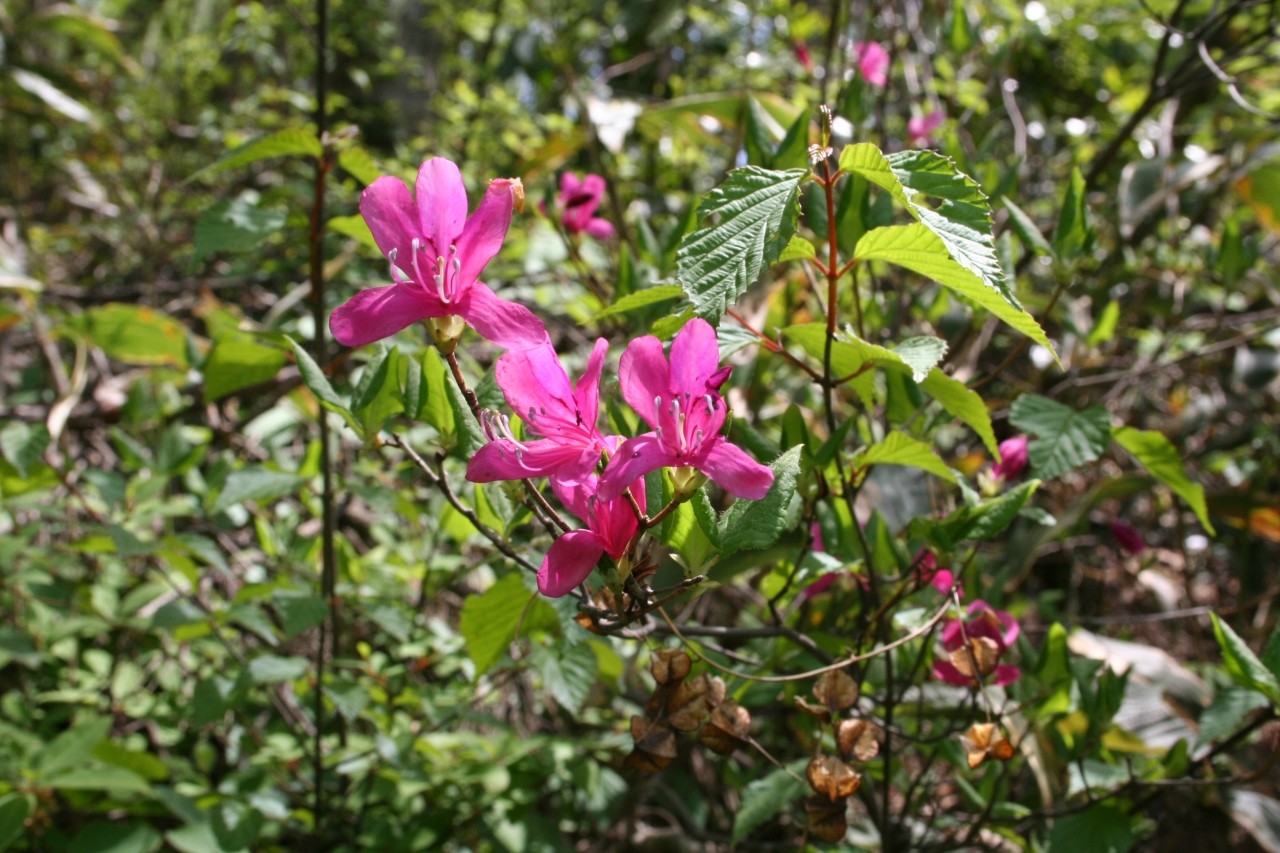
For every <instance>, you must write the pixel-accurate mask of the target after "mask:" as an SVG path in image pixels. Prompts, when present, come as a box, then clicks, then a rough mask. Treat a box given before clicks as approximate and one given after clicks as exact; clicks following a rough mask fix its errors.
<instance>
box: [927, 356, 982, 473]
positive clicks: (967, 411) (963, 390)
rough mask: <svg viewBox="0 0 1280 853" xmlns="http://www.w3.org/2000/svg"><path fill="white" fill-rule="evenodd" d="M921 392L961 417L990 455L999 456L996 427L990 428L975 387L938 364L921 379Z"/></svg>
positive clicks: (953, 415) (952, 414) (950, 412)
mask: <svg viewBox="0 0 1280 853" xmlns="http://www.w3.org/2000/svg"><path fill="white" fill-rule="evenodd" d="M920 387H921V388H922V389H924V392H925V393H926V394H928V395H929V396H930V397H932V398H933V399H935V400H937V401H938V402H939V403H940V404H941V405H942V408H944V409H946V410H947V412H948V413H949V414H950V415H951V416H952V417H955V418H958V419H960V420H962V421H964V422H965V423H966V424H968V425H969V427H970V428H971V429H972V430H973V431H974V432H976V433H977V434H978V437H979V438H981V439H982V443H983V444H984V445H986V447H987V450H989V451H991V455H992V456H998V455H999V453H1000V451H999V445H998V444H997V443H996V434H995V430H993V429H992V428H991V413H990V412H989V411H987V404H986V403H985V402H984V401H983V399H982V397H981V396H979V394H978V393H977V392H976V391H972V390H970V389H969V387H968V386H967V385H965V384H964V383H963V382H961V381H959V380H958V379H952V378H951V377H950V376H948V375H947V374H945V373H943V372H942V371H941V370H939V369H938V368H936V367H935V368H934V369H933V370H930V371H929V375H928V376H927V377H925V380H924V381H923V382H921V383H920Z"/></svg>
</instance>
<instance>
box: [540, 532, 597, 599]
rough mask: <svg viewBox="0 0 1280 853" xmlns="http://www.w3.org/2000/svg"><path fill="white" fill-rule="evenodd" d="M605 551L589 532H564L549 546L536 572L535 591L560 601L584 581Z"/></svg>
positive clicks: (595, 537)
mask: <svg viewBox="0 0 1280 853" xmlns="http://www.w3.org/2000/svg"><path fill="white" fill-rule="evenodd" d="M603 553H604V548H603V547H601V545H600V538H599V537H598V536H596V535H595V534H594V533H592V532H591V531H590V530H574V531H572V532H570V533H566V534H564V535H563V536H561V537H560V538H559V539H557V540H556V541H555V542H553V543H552V545H551V550H549V551H547V556H546V559H544V560H543V561H542V566H541V567H539V569H538V592H540V593H542V594H543V595H545V596H547V597H548V598H560V597H561V596H563V595H565V594H566V593H568V592H569V591H570V590H572V589H573V588H574V587H575V586H577V585H578V584H580V583H582V582H583V581H584V580H586V579H587V575H589V574H591V570H592V569H594V568H595V567H596V563H598V562H600V555H601V554H603Z"/></svg>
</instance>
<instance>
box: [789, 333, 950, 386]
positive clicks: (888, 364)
mask: <svg viewBox="0 0 1280 853" xmlns="http://www.w3.org/2000/svg"><path fill="white" fill-rule="evenodd" d="M782 336H783V339H784V340H786V341H787V342H788V343H795V344H799V345H800V347H802V348H803V349H804V351H805V352H806V353H808V354H809V356H810V357H811V358H813V359H814V360H815V361H816V362H818V364H821V363H822V361H823V357H824V354H825V350H826V340H827V327H826V325H825V324H823V323H803V324H799V325H795V326H787V327H786V328H785V329H783V330H782ZM908 340H910V341H915V342H916V343H913V344H911V345H910V346H908V347H907V353H906V354H907V355H910V356H911V358H912V359H914V360H915V361H916V364H910V363H908V362H907V359H906V358H905V357H904V354H903V353H902V352H900V351H895V350H891V349H887V348H885V347H882V346H879V345H878V344H873V343H870V342H868V341H864V340H863V339H862V338H859V337H858V336H857V335H854V334H851V333H848V332H837V333H836V340H834V341H833V342H832V344H831V372H832V373H833V374H834V376H835V377H836V378H837V379H839V378H843V377H849V376H852V375H853V374H856V373H861V372H862V371H863V369H864V368H865V367H866V366H867V365H868V364H873V365H875V366H876V367H881V368H884V369H885V370H894V371H897V372H899V373H901V374H903V375H904V376H905V375H906V374H908V373H911V374H914V373H915V372H916V370H917V369H919V368H921V367H923V369H924V370H925V371H926V372H927V371H928V369H929V368H930V367H932V366H933V365H934V364H937V358H934V359H933V361H932V363H930V364H929V365H928V367H925V366H924V362H926V361H928V360H929V359H930V358H932V357H933V355H934V354H935V353H937V355H938V358H941V353H940V352H939V344H940V345H941V351H942V352H945V350H946V343H945V342H944V341H942V340H941V339H939V338H909V339H908ZM930 341H936V342H937V343H929V342H930ZM906 343H907V341H904V342H903V344H906Z"/></svg>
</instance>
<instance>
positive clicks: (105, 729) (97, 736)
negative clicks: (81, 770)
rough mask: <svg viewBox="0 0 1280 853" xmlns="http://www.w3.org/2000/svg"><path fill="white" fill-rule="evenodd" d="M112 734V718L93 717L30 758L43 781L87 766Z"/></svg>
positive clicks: (55, 739)
mask: <svg viewBox="0 0 1280 853" xmlns="http://www.w3.org/2000/svg"><path fill="white" fill-rule="evenodd" d="M110 731H111V718H110V717H94V718H93V719H90V720H86V721H84V722H82V723H79V724H77V725H76V726H73V727H72V728H70V729H68V730H67V731H65V732H63V733H62V734H60V735H58V736H57V737H56V738H54V739H53V740H51V741H49V742H48V743H46V744H45V745H44V746H42V747H40V749H39V750H38V751H37V752H36V753H35V755H33V756H32V758H31V766H32V769H34V770H35V771H36V772H37V773H39V774H40V775H41V777H47V776H51V775H53V774H54V773H57V772H59V771H61V770H66V769H67V768H69V767H74V766H75V765H78V764H84V763H85V762H86V761H88V760H89V757H90V756H89V753H90V752H92V751H93V748H94V747H95V746H97V745H98V744H99V743H101V742H102V741H103V740H105V739H106V737H107V734H108V733H109V732H110Z"/></svg>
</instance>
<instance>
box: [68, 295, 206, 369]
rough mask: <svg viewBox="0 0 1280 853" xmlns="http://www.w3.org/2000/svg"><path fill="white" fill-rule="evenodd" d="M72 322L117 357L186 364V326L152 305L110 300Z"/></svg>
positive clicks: (147, 362) (130, 361) (146, 362)
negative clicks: (127, 303)
mask: <svg viewBox="0 0 1280 853" xmlns="http://www.w3.org/2000/svg"><path fill="white" fill-rule="evenodd" d="M72 324H73V325H74V326H76V327H78V328H79V330H80V331H81V332H82V333H83V334H84V336H85V337H86V338H88V340H89V342H90V343H92V344H94V345H95V346H98V347H101V348H102V351H103V352H105V353H106V354H107V355H109V356H111V357H112V358H114V359H115V360H116V361H122V362H124V363H126V364H143V365H168V366H170V367H178V368H181V369H183V370H185V369H186V368H187V330H186V327H184V326H183V325H182V324H181V323H179V322H178V321H176V320H174V319H172V318H171V317H168V316H167V315H165V314H161V313H160V312H159V311H156V310H154V309H152V308H143V307H141V306H138V305H125V304H124V303H120V302H112V303H109V304H107V305H103V306H102V307H100V308H90V309H89V310H88V311H86V312H85V313H84V314H83V315H82V316H81V317H79V318H77V319H76V320H74V321H72Z"/></svg>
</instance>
